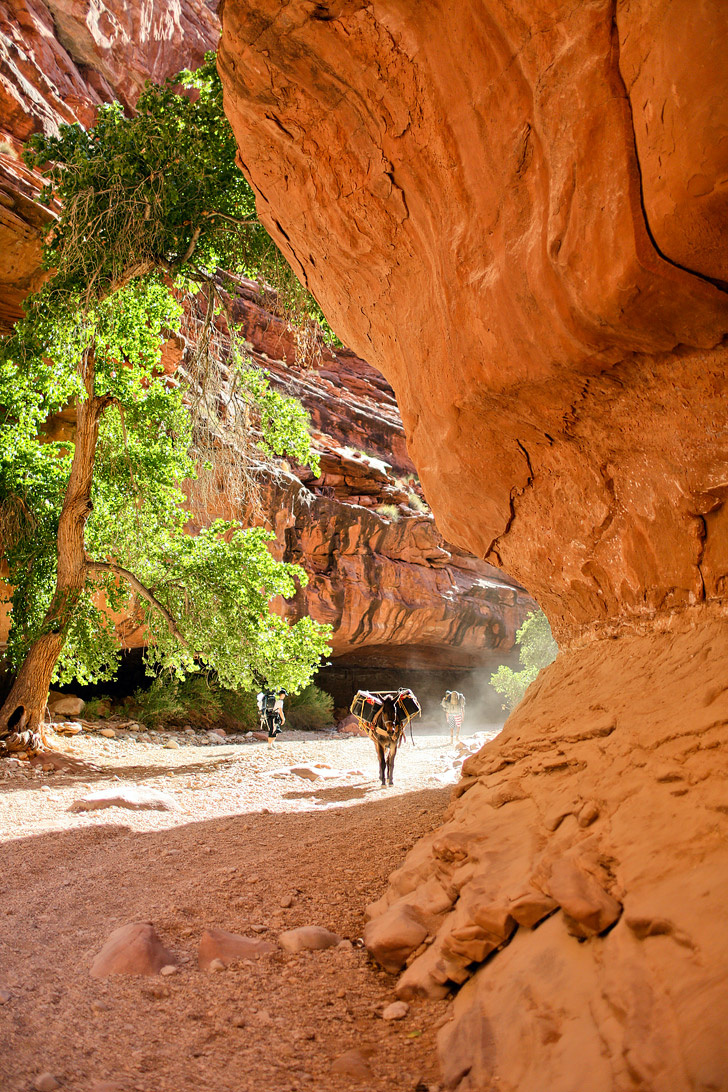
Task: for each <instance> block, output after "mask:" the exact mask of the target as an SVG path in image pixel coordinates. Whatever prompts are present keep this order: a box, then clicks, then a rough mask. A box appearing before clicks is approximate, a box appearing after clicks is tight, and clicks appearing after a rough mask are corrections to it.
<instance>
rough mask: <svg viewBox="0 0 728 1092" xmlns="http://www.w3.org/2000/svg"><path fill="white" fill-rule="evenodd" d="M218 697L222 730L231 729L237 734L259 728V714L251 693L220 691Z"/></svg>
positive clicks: (253, 695)
mask: <svg viewBox="0 0 728 1092" xmlns="http://www.w3.org/2000/svg"><path fill="white" fill-rule="evenodd" d="M218 697H219V699H220V704H221V706H222V726H223V728H233V729H237V731H239V732H254V731H255V730H256V729H257V728H260V714H259V713H258V705H257V702H256V696H255V694H254V693H253V692H252V691H247V690H220V691H219V693H218Z"/></svg>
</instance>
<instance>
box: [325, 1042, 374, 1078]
mask: <svg viewBox="0 0 728 1092" xmlns="http://www.w3.org/2000/svg"><path fill="white" fill-rule="evenodd" d="M331 1072H332V1073H336V1074H337V1076H339V1077H353V1078H354V1079H355V1080H359V1081H366V1080H369V1078H370V1077H372V1076H374V1074H373V1073H372V1069H371V1066H370V1065H369V1062H368V1061H367V1059H366V1058H365V1057H364V1055H363V1054H362V1052H361V1051H360V1050H346V1051H344V1053H343V1054H340V1055H339V1056H338V1058H336V1059H335V1060H334V1062H333V1064H332V1066H331Z"/></svg>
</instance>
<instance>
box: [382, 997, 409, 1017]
mask: <svg viewBox="0 0 728 1092" xmlns="http://www.w3.org/2000/svg"><path fill="white" fill-rule="evenodd" d="M408 1012H409V1005H408V1004H407V1002H406V1001H393V1002H392V1004H391V1005H387V1007H386V1009H385V1010H384V1012H383V1013H382V1020H402V1019H403V1018H404V1017H405V1016H406V1015H407V1013H408Z"/></svg>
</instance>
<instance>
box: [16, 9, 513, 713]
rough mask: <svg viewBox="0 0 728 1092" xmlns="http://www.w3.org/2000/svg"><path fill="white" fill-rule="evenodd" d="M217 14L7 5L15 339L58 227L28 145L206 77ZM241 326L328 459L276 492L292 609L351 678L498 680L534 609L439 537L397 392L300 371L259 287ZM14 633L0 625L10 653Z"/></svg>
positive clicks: (342, 358) (363, 373)
mask: <svg viewBox="0 0 728 1092" xmlns="http://www.w3.org/2000/svg"><path fill="white" fill-rule="evenodd" d="M214 6H215V5H214V4H206V3H203V2H202V0H186V2H184V3H176V2H171V0H170V2H169V3H155V4H154V5H153V6H149V5H146V6H145V5H137V4H123V3H118V2H116V0H110V2H104V3H99V4H91V3H88V2H86V0H82V2H81V3H78V2H73V3H70V2H68V0H48V2H47V3H41V2H39V0H0V330H7V329H8V328H9V326H10V325H11V324H12V322H13V321H15V319H17V318H18V316H19V315H20V313H21V307H22V300H23V298H24V296H25V295H26V294H27V292H28V291H31V290H32V289H33V288H35V287H37V285H38V284H39V282H40V271H39V263H40V253H41V237H42V233H43V231H44V230H45V228H46V226H47V224H48V223H49V221H50V219H51V218H52V215H53V214H52V211H50V212H49V211H48V210H47V209H45V208H43V207H42V206H40V205H39V204H38V203H37V200H36V198H37V196H38V192H39V188H40V179H39V177H38V176H37V175H35V174H34V173H33V172H31V171H29V170H28V169H27V168H26V167H25V166H24V165H23V162H22V158H21V152H22V146H23V143H24V141H25V140H27V138H28V137H29V136H30V134H31V133H32V132H34V131H37V130H44V131H53V130H54V129H56V128H57V126H58V124H59V123H61V122H67V123H68V122H79V123H80V124H82V125H89V124H92V123H93V121H94V117H95V111H96V108H97V106H98V105H99V104H100V103H103V102H110V101H112V100H114V99H118V100H119V101H121V102H122V103H123V105H124V106H125V107H126V108H129V109H132V108H133V104H134V102H135V101H136V98H137V96H138V94H139V92H140V91H141V89H142V87H143V86H144V81H145V80H146V79H148V78H151V79H154V80H161V79H164V78H165V77H167V76H169V75H171V74H173V73H174V72H176V71H178V70H179V69H181V68H183V67H191V68H193V67H195V65H197V64H198V63H199V62H200V61H201V60H202V57H203V55H204V53H205V51H206V50H207V49H210V48H212V47H214V45H215V44H216V42H217V38H218V34H219V27H218V22H217V19H216V16H215V15H214V10H213V9H214ZM237 317H238V319H239V321H240V323H241V326H242V328H243V330H244V333H245V337H246V339H247V342H248V346H249V350H250V353H251V355H252V356H253V357H254V359H255V360H256V361H257V362H258V363H259V364H260V365H261V366H263V367H265V368H267V369H268V370H269V371H270V373H271V375H272V377H273V381H274V383H276V384H277V385H279V386H280V387H281V388H283V389H285V390H286V391H287V392H290V393H293V394H296V395H298V396H299V397H300V398H301V400H302V402H303V403H304V405H305V406H306V407H307V409H308V410H309V413H310V415H311V420H312V426H313V432H314V441H315V446H316V448H317V450H318V451H319V453H320V456H321V466H322V475H321V477H320V478H319V479H314V478H313V476H312V475H311V474H310V473H305V472H303V471H301V470H296V471H295V472H294V471H291V470H290V469H288V470H287V469H285V468H282V469H281V471H280V473H278V474H277V475H276V476H275V478H274V479H272V480H270V481H269V482H268V483H267V485H266V487H265V490H264V518H265V519H266V520H267V522H268V523H269V525H270V526H271V527H272V528H273V529H274V530H275V531H276V535H277V539H276V543H275V545H274V547H273V549H274V552H276V554H277V555H278V556H279V557H282V558H285V559H286V560H290V561H296V562H299V563H300V564H301V565H302V566H303V567H304V569H306V571H307V572H308V573H309V576H310V582H309V585H308V587H307V588H306V589H305V590H302V591H301V592H300V593H299V594H298V596H297V597H296V599H295V600H294V601H293V602H292V603H289V604H286V603H283V602H281V603H280V604H278V609H279V610H281V612H283V613H285V614H287V615H289V616H292V617H300V616H301V615H302V614H304V613H310V614H311V615H313V617H314V618H316V619H318V620H320V621H326V622H330V623H331V624H332V625H333V627H334V638H333V651H334V656H335V658H336V660H337V661H340V662H342V663H346V664H348V665H352V664H354V665H359V664H364V665H368V666H371V665H373V666H375V667H377V668H382V667H390V666H392V667H398V666H403V665H405V664H406V665H407V666H408V667H410V668H421V669H429V668H433V667H434V668H438V669H442V670H452V669H464V670H469V669H471V668H475V667H486V668H491V669H492V668H495V666H497V664H498V663H499V662H501V661H502V660H503V659H504V658H507V657H508V654H509V653H510V652H511V650H512V649H513V644H514V638H515V633H516V630H517V628H518V626H519V625H520V623H521V622H522V620H523V618H524V616H525V614H526V613H527V612H528V611H529V610H530V609H533V607H534V603H533V601H532V600H531V599H530V598H529V597H528V596H526V595H524V594H523V590H522V588H521V587H520V586H519V585H518V583H517V582H516V581H514V580H511V579H509V578H507V577H504V576H503V575H502V574H501V573H499V572H498V571H497V570H496V569H495V568H493V566H492V565H490V564H488V563H486V562H483V561H479V560H476V559H475V558H474V557H472V556H471V555H469V554H468V553H467V552H465V551H463V550H462V549H459V548H456V547H453V546H451V545H449V544H447V543H446V542H445V541H444V540H443V538H442V536H441V535H440V534H439V532H438V531H437V529H436V528H435V525H434V520H433V518H432V515H431V514H430V513H429V511H428V510H427V506H426V505H424V504H423V503H422V502H421V497H422V490H421V487H420V485H419V481H418V479H417V477H416V471H415V468H414V466H413V464H412V462H411V461H410V458H409V456H408V454H407V447H406V443H405V435H404V429H403V427H402V422H401V419H400V416H399V411H398V408H397V403H396V401H395V398H394V394H393V392H392V389H391V387H390V386H389V384H388V383H387V381H386V380H385V379H384V378H383V376H382V375H381V374H380V373H379V372H377V371H376V370H375V369H374V368H372V367H370V366H369V365H368V364H367V363H366V362H365V361H364V360H363V359H360V358H359V357H358V356H356V355H355V354H354V353H352V352H349V351H346V350H344V351H341V352H336V353H331V352H328V351H325V352H324V354H323V357H322V359H321V360H320V361H319V363H318V366H317V367H316V368H314V369H312V370H309V371H301V370H299V369H296V368H295V367H294V366H293V365H294V362H295V358H296V346H295V342H294V337H293V334H292V332H291V330H290V329H289V328H288V327H287V326H286V324H285V323H283V322H281V321H280V320H279V319H277V318H275V317H274V316H273V315H272V314H271V313H270V312H269V311H267V310H266V309H265V307H264V306H263V303H262V301H261V299H260V298H259V296H258V294H257V291H256V290H255V286H253V285H250V284H246V285H242V286H241V295H240V300H239V303H238V315H237ZM168 348H169V351H168V352H167V353H166V354H165V358H164V365H165V368H167V369H168V370H169V371H172V370H174V368H175V367H176V366H177V365H178V364H179V362H180V359H181V357H182V353H183V349H184V339H179V344H177V343H176V342H171V343H170V345H169V347H168ZM72 428H73V413H70V414H62V415H59V417H58V418H56V419H54V421H53V422H51V423H50V426H49V434H50V430H51V429H52V430H54V431H53V435H55V436H59V435H61V434H62V433H63V432H64V430H66V431H67V430H69V429H72ZM222 499H223V502H224V497H223V498H222ZM208 502H209V498H208ZM378 509H383V511H378ZM420 509H423V510H422V511H421V510H420ZM215 514H224V515H225V516H227V517H239V516H240V515H241V513H239V512H234V511H230V510H229V508H225V510H224V512H222V511H221V512H220V513H216V512H214V513H213V512H211V511H209V510H207V511H201V512H200V513H199V515H200V519H201V520H204V519H208V518H209V517H210V516H211V515H215ZM7 624H8V620H7V617H2V618H0V640H3V639H5V638H6V636H7ZM120 629H121V633H122V635H123V639H124V642H125V644H126V646H127V647H135V646H139V645H141V644H142V643H143V641H144V633H143V631H142V630H141V629H140V628H139V627H138V625H137V623H136V622H135V621H134V619H133V618H125V619H123V620H121V622H120ZM347 703H348V698H347Z"/></svg>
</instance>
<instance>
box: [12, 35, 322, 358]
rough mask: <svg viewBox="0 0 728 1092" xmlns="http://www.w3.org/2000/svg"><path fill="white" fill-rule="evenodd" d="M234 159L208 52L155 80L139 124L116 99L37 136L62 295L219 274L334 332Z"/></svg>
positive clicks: (36, 158)
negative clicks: (138, 280)
mask: <svg viewBox="0 0 728 1092" xmlns="http://www.w3.org/2000/svg"><path fill="white" fill-rule="evenodd" d="M236 155H237V146H236V143H235V138H234V136H233V133H232V130H231V128H230V125H229V123H228V121H227V118H226V117H225V114H224V111H223V95H222V84H221V82H220V78H219V76H218V73H217V67H216V61H215V54H214V53H212V52H211V53H208V54H207V55H206V57H205V62H204V64H203V65H202V66H201V67H200V68H199V69H198V70H197V71H196V72H188V71H184V72H180V73H179V74H178V75H176V76H174V77H172V78H170V79H168V80H167V81H166V82H165V83H163V84H161V85H160V84H149V83H148V84H147V86H146V89H145V90H144V92H143V93H142V95H141V96H140V98H139V100H138V102H137V106H136V113H135V115H134V116H133V117H132V118H129V117H127V116H126V115H125V114H124V111H123V108H122V107H121V105H120V104H119V103H112V104H110V105H102V106H101V107H99V110H98V113H97V121H96V124H95V125H94V127H93V128H92V129H89V130H84V129H82V128H81V126H80V125H63V126H61V130H60V133H59V135H58V136H46V135H44V134H41V133H36V134H34V135H33V136H32V137H31V138H30V140H29V141H28V145H27V148H26V151H25V153H24V158H25V160H26V162H27V163H28V165H29V166H31V167H35V168H42V169H43V170H44V173H45V177H46V187H45V190H44V194H43V200H44V201H45V202H46V203H47V204H52V203H53V204H54V205H55V206H56V208H57V211H58V213H59V219H58V223H57V225H56V226H55V227H54V229H53V233H52V239H51V240H50V244H49V246H48V248H47V251H46V255H45V263H46V266H47V267H48V268H52V269H54V271H55V276H54V282H55V290H56V291H57V292H59V291H62V290H63V291H68V292H69V293H71V294H73V293H75V292H81V293H83V294H85V295H86V297H87V298H91V297H92V296H98V297H103V296H105V295H107V294H108V293H110V292H113V291H114V290H115V289H116V288H117V287H118V286H119V285H123V284H124V283H126V282H127V281H128V280H129V279H131V278H132V277H138V276H141V275H144V274H145V273H147V272H149V271H151V270H158V271H164V272H166V273H167V274H169V275H172V276H177V275H180V274H181V275H183V276H184V277H185V278H186V279H187V280H188V281H190V282H192V283H200V282H201V281H204V280H205V279H206V278H207V277H208V276H209V275H210V273H212V272H214V271H215V270H216V269H218V268H219V269H221V270H225V271H227V273H236V274H244V275H247V276H250V277H253V278H254V279H255V278H259V279H261V280H262V281H265V282H267V283H268V284H269V285H270V286H272V289H273V294H274V296H276V297H280V300H281V305H282V307H283V309H284V310H287V311H289V312H291V314H292V315H293V316H294V317H295V318H296V319H297V320H299V321H302V320H304V319H307V318H310V319H315V320H316V321H318V322H319V323H320V324H321V326H322V328H323V329H324V331H327V332H328V333H329V334H330V336H331V337H333V335H332V334H331V332H330V329H329V327H328V324H327V323H326V320H325V319H324V316H323V314H322V313H321V310H320V308H319V307H318V304H317V303H316V301H315V300H314V298H313V297H312V296H311V294H310V293H309V292H307V291H306V290H305V289H303V288H302V286H301V285H300V284H299V282H298V280H297V279H296V277H295V276H294V274H293V272H292V270H291V269H290V266H288V264H287V263H286V262H285V260H284V259H283V258H282V256H281V254H280V252H279V251H278V250H277V248H276V247H275V244H274V243H273V241H272V240H271V238H270V236H269V235H268V233H267V232H266V230H265V229H264V228H263V226H262V225H261V224H260V222H259V220H258V218H257V215H256V212H255V198H254V195H253V191H252V189H251V187H250V185H249V184H248V182H247V180H246V178H245V176H244V175H243V174H242V172H241V171H240V170H239V168H238V166H237V164H236Z"/></svg>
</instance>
